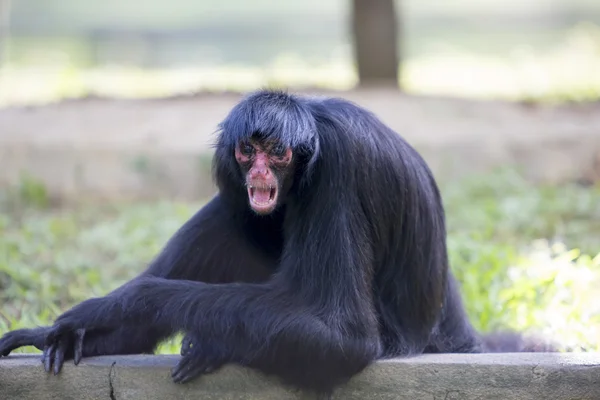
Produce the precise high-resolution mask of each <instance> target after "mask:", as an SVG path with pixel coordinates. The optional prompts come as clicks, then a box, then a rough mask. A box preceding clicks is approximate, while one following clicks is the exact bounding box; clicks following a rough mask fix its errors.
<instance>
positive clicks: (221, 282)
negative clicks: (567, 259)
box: [0, 91, 520, 392]
mask: <svg viewBox="0 0 600 400" xmlns="http://www.w3.org/2000/svg"><path fill="white" fill-rule="evenodd" d="M251 135H256V136H259V137H260V136H262V137H266V138H277V139H279V140H281V141H282V142H284V143H285V144H287V145H290V146H292V147H293V149H294V154H296V155H297V156H298V158H299V165H298V166H297V169H296V175H295V177H294V182H293V185H292V187H291V189H290V191H289V193H288V194H287V196H286V198H285V203H284V204H283V205H281V206H280V207H279V208H278V209H277V210H276V211H275V212H274V213H273V214H272V215H269V216H266V217H260V216H257V215H255V214H254V213H253V212H252V211H251V210H250V208H249V207H248V198H247V193H246V188H245V186H244V177H243V176H242V174H241V172H240V169H239V167H238V165H237V164H236V161H235V159H234V150H233V149H234V146H235V144H236V142H238V141H239V140H240V139H244V138H248V137H250V136H251ZM214 173H215V179H216V182H217V184H218V187H219V194H218V195H217V196H216V197H215V198H214V199H212V201H210V202H209V203H208V204H207V205H206V206H205V207H204V208H202V209H201V210H200V211H199V212H198V213H197V214H196V215H194V216H193V217H192V218H191V219H190V220H189V221H188V222H187V223H186V224H185V225H184V226H183V227H182V228H181V229H180V230H179V231H178V232H177V233H176V234H175V236H174V237H173V238H172V239H171V240H170V241H169V242H168V244H167V245H166V247H165V248H164V250H163V251H162V252H161V254H159V256H158V257H157V258H156V259H155V260H154V261H153V262H152V264H151V265H150V267H149V268H148V270H147V271H146V272H144V273H143V274H142V275H141V276H140V277H138V278H136V279H134V280H132V281H131V282H129V283H127V284H126V285H124V286H123V287H121V288H118V289H117V290H115V291H114V292H112V293H110V294H109V295H108V296H106V297H103V298H97V299H90V300H87V301H85V302H83V303H81V304H79V305H77V306H75V307H74V308H73V309H71V310H70V311H68V312H66V313H65V314H63V315H61V316H60V317H59V318H58V319H57V321H56V323H55V325H54V326H53V327H48V328H38V331H31V332H35V334H33V333H31V332H29V333H27V332H25V333H24V331H15V332H12V333H8V334H7V335H6V336H5V337H4V338H3V339H1V340H0V354H2V353H4V354H8V353H7V352H10V351H11V350H12V349H14V348H16V347H19V346H23V345H25V344H34V345H36V346H38V348H39V347H41V345H40V342H44V341H45V343H46V344H47V346H49V347H46V352H45V355H44V357H45V359H46V363H47V369H49V366H50V365H51V364H52V363H55V369H60V366H61V365H62V357H63V355H60V357H59V356H58V354H59V353H60V351H61V349H72V348H73V346H74V341H75V339H74V335H73V332H74V331H75V330H77V329H79V328H84V329H85V331H86V335H85V337H84V339H83V356H84V357H87V356H94V355H105V354H124V353H142V352H151V351H152V350H153V348H154V347H155V346H156V344H157V343H158V342H159V341H160V340H162V339H164V338H167V337H168V336H170V335H172V334H173V333H175V332H178V331H184V332H186V333H187V335H188V336H187V338H186V343H185V344H184V349H182V354H183V358H182V360H181V362H180V363H179V364H178V366H177V367H175V369H174V371H173V377H174V379H175V381H178V382H185V381H187V380H189V379H192V378H193V377H195V376H196V375H198V374H202V373H207V372H210V371H212V370H214V369H216V368H218V367H220V366H221V365H223V364H224V363H229V362H234V363H239V364H242V365H246V366H250V367H253V368H257V369H259V370H261V371H263V372H265V373H268V374H274V375H277V376H279V377H280V378H282V380H283V381H285V382H287V383H289V384H292V385H294V386H297V387H301V388H305V389H311V390H315V391H318V392H330V391H331V390H332V389H333V388H334V387H335V386H337V385H339V384H341V383H343V382H345V381H346V380H347V379H348V378H350V377H351V376H352V375H354V374H356V373H358V372H359V371H361V370H362V369H363V368H364V367H366V366H367V365H368V364H369V363H371V362H372V361H373V360H375V359H378V358H389V357H398V356H408V355H414V354H420V353H423V352H437V353H442V352H480V351H483V350H484V348H483V344H482V340H481V338H480V337H479V336H478V335H477V334H476V332H474V330H473V328H472V326H471V324H470V323H469V321H468V320H467V318H466V316H465V313H464V310H463V306H462V304H461V299H460V294H459V291H458V288H457V286H456V283H455V281H454V279H453V278H452V276H451V275H450V272H449V269H448V257H447V254H446V228H445V217H444V210H443V207H442V202H441V199H440V194H439V191H438V188H437V186H436V183H435V181H434V178H433V176H432V174H431V172H430V170H429V168H428V167H427V165H426V163H425V162H424V160H423V159H422V158H421V157H420V155H419V154H418V153H417V152H416V151H415V150H414V149H413V148H412V147H411V146H410V145H409V144H407V143H406V142H405V141H404V140H403V139H402V138H401V137H400V136H399V135H398V134H397V133H395V132H393V131H392V130H391V129H390V128H388V127H387V126H385V125H384V124H383V123H382V122H380V121H379V120H378V119H377V118H376V117H375V116H374V115H373V114H371V113H370V112H368V111H366V110H364V109H363V108H360V107H358V106H356V105H354V104H352V103H350V102H347V101H345V100H340V99H330V98H307V97H298V96H293V95H289V94H286V93H281V92H272V91H259V92H257V93H254V94H252V95H250V96H249V97H247V98H246V99H244V100H243V101H242V102H241V103H240V104H238V105H237V106H236V107H235V108H234V109H233V110H232V111H231V113H230V114H229V115H228V116H227V118H226V119H225V121H224V122H223V123H222V124H221V134H220V136H219V139H218V143H217V146H216V152H215V158H214ZM25 334H28V335H29V336H27V337H25V336H24V335H25ZM11 335H12V336H11ZM40 338H41V339H40ZM34 339H35V340H34ZM190 343H191V344H192V346H191V347H190V346H189V344H190ZM495 343H498V341H496V342H495ZM80 344H81V343H80ZM511 347H512V348H507V349H506V350H512V349H514V350H518V349H519V347H520V345H519V341H518V340H514V341H512V342H511ZM490 350H493V351H496V350H498V349H497V347H494V348H493V349H491V348H490ZM66 351H67V354H66V358H67V359H68V358H70V357H71V356H72V353H73V351H72V350H66ZM56 363H58V366H57V365H56Z"/></svg>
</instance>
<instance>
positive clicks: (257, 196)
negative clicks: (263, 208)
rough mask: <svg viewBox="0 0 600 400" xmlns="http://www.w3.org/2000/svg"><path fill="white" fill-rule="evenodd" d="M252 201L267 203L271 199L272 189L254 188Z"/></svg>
mask: <svg viewBox="0 0 600 400" xmlns="http://www.w3.org/2000/svg"><path fill="white" fill-rule="evenodd" d="M251 195H252V201H254V202H255V203H258V204H267V203H269V201H271V189H269V188H267V189H258V188H253V189H252V193H251Z"/></svg>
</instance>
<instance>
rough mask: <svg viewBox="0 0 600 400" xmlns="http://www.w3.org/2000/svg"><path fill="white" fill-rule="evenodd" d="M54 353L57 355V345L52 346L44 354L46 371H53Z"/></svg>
mask: <svg viewBox="0 0 600 400" xmlns="http://www.w3.org/2000/svg"><path fill="white" fill-rule="evenodd" d="M54 353H56V344H54V343H53V344H51V345H49V346H48V349H47V350H46V351H45V352H44V354H45V359H44V370H45V371H46V372H50V371H51V370H52V362H53V361H54Z"/></svg>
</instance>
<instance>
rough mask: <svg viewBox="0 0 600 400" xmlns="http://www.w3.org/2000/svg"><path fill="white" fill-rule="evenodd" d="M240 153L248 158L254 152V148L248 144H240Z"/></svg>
mask: <svg viewBox="0 0 600 400" xmlns="http://www.w3.org/2000/svg"><path fill="white" fill-rule="evenodd" d="M240 151H241V152H242V154H244V155H247V156H249V155H250V154H252V153H253V152H254V146H252V145H251V144H250V143H248V142H246V143H242V144H240Z"/></svg>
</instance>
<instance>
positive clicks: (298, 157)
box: [213, 90, 319, 215]
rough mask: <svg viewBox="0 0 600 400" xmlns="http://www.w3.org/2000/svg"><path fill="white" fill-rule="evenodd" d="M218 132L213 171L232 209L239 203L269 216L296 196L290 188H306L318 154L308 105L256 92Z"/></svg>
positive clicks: (288, 97) (280, 94) (284, 95)
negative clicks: (291, 197)
mask: <svg viewBox="0 0 600 400" xmlns="http://www.w3.org/2000/svg"><path fill="white" fill-rule="evenodd" d="M219 128H220V131H221V132H220V135H219V139H218V142H217V146H216V148H217V150H216V153H215V157H214V159H213V171H214V173H215V178H216V182H217V185H218V187H219V191H220V193H221V195H222V197H223V198H225V199H227V200H230V204H232V205H233V207H237V208H239V207H242V204H243V206H244V207H247V206H249V207H250V209H251V210H252V211H253V212H254V213H256V214H257V215H269V214H271V213H273V212H274V211H275V210H276V209H277V208H278V206H281V205H283V204H285V203H287V202H288V200H290V196H302V194H301V193H300V192H301V191H300V190H296V189H299V188H304V187H306V186H307V185H304V183H305V182H308V181H309V180H310V179H309V177H310V175H311V173H312V171H313V170H314V168H313V166H314V165H315V161H316V159H317V157H318V154H319V151H318V148H319V144H318V135H317V129H316V122H315V118H314V116H313V114H312V110H311V107H310V103H309V102H308V100H304V99H302V98H299V97H296V96H293V95H290V94H287V93H284V92H280V91H270V90H263V91H258V92H255V93H253V94H250V95H249V96H248V97H246V98H245V99H243V100H242V101H241V102H240V103H238V104H237V105H236V106H235V107H234V108H233V109H232V110H231V111H230V112H229V114H228V115H227V117H226V118H225V120H224V121H223V122H221V124H220V125H219ZM242 196H243V197H242ZM242 201H243V203H242Z"/></svg>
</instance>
